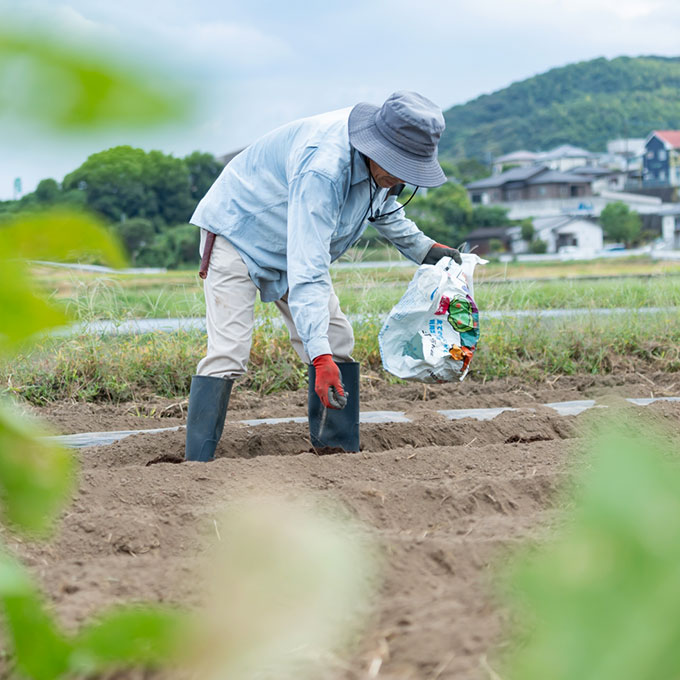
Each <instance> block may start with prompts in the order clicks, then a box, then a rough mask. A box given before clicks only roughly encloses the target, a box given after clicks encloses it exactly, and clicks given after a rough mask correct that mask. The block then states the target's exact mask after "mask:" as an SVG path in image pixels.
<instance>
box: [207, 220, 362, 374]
mask: <svg viewBox="0 0 680 680" xmlns="http://www.w3.org/2000/svg"><path fill="white" fill-rule="evenodd" d="M205 237H206V232H205V230H203V229H201V248H200V252H201V255H202V254H203V247H204V244H205ZM203 290H204V293H205V309H206V327H207V331H208V350H207V354H206V356H205V358H204V359H202V360H201V361H200V362H199V364H198V368H197V369H196V373H197V374H198V375H207V376H212V377H215V378H231V379H234V378H238V377H239V376H241V375H243V374H244V373H245V372H246V370H247V365H248V358H249V356H250V346H251V343H252V335H253V326H254V323H255V315H254V307H255V297H256V295H257V287H256V286H255V284H254V283H253V281H252V279H251V278H250V276H249V274H248V268H247V267H246V265H245V262H243V260H242V259H241V256H240V255H239V254H238V252H237V251H236V249H235V248H234V247H233V246H232V245H231V243H229V241H227V240H226V239H225V238H223V237H222V236H218V237H217V238H216V239H215V245H214V247H213V251H212V255H211V257H210V266H209V267H208V276H207V278H206V279H205V282H204V284H203ZM274 304H275V305H276V306H277V307H278V308H279V311H280V312H281V314H282V315H283V320H284V322H285V324H286V327H287V328H288V333H289V334H290V340H291V343H292V345H293V348H294V349H295V351H296V352H297V354H298V356H299V357H300V359H302V361H303V362H304V363H306V364H309V363H311V362H310V360H309V357H308V356H307V353H306V352H305V350H304V347H303V345H302V341H301V340H300V336H299V335H298V332H297V330H296V328H295V324H294V323H293V318H292V317H291V314H290V309H289V307H288V303H287V302H286V300H285V297H284V299H283V300H277V301H276V302H275V303H274ZM328 312H329V315H330V321H329V324H328V342H329V343H330V346H331V352H332V353H333V358H334V359H335V360H336V361H353V359H352V356H351V355H352V349H353V347H354V333H353V331H352V326H351V325H350V323H349V321H348V320H347V317H345V315H344V314H343V313H342V310H341V309H340V303H339V302H338V298H337V296H336V295H335V292H334V291H331V296H330V300H329V302H328Z"/></svg>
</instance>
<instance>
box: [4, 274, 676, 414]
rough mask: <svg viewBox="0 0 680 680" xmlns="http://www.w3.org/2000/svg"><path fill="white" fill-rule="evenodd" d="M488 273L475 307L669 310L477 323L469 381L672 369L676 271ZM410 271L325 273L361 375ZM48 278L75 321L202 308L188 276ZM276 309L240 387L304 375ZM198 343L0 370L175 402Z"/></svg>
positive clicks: (52, 342) (110, 343) (86, 348)
mask: <svg viewBox="0 0 680 680" xmlns="http://www.w3.org/2000/svg"><path fill="white" fill-rule="evenodd" d="M588 264H589V265H590V264H592V263H588ZM606 264H609V263H606ZM563 266H564V265H560V268H562V267H563ZM543 271H546V270H545V269H543ZM548 271H549V272H550V271H552V270H548ZM480 273H481V271H480ZM619 273H621V274H628V273H629V272H627V271H621V270H619ZM488 274H489V270H487V271H486V275H487V282H481V277H480V283H479V285H478V286H477V290H476V293H477V300H478V303H479V306H480V308H481V309H483V310H484V309H487V310H490V309H549V308H556V307H572V308H598V307H628V308H631V307H632V308H635V307H668V306H675V307H678V309H677V311H676V310H672V311H671V312H660V313H647V314H635V313H633V314H631V315H624V314H616V315H611V316H598V315H596V314H586V315H582V316H578V317H574V318H571V319H570V318H564V319H559V320H550V321H547V320H540V319H538V318H535V317H534V318H531V317H530V318H521V319H512V318H504V319H492V320H489V321H487V322H486V323H484V325H483V327H482V329H481V331H482V336H481V342H480V346H479V350H478V352H477V355H476V357H475V360H474V361H473V364H472V368H473V371H472V374H471V376H470V378H471V379H473V380H475V379H489V378H494V377H503V376H513V375H514V376H521V377H524V378H527V379H533V378H535V379H541V378H545V376H546V375H556V374H574V373H607V372H611V371H618V370H642V369H649V370H668V371H676V370H680V350H679V349H678V348H680V277H659V278H654V279H620V278H619V279H611V280H607V279H605V280H600V281H578V279H574V278H565V279H564V280H561V281H549V282H548V281H543V282H539V281H531V282H522V283H505V284H500V283H494V282H493V281H489V280H488ZM411 276H412V271H409V270H401V269H400V270H389V271H382V272H378V271H377V270H375V271H371V270H368V271H367V270H358V271H349V272H348V271H342V272H336V273H335V282H336V290H337V291H338V293H339V296H340V298H341V301H342V303H343V307H344V309H345V312H346V313H348V314H352V315H354V314H356V315H360V316H363V317H364V320H362V321H361V322H358V323H355V324H354V330H355V337H356V346H355V352H354V354H355V357H356V358H357V359H358V360H359V361H360V362H361V363H362V366H363V370H364V373H365V375H367V379H371V380H394V379H393V378H391V377H390V376H389V375H387V374H386V373H384V372H383V371H382V370H381V368H380V366H381V362H380V355H379V351H378V341H377V335H378V331H379V329H380V325H381V321H380V316H381V315H382V314H383V313H384V312H387V311H388V310H389V309H390V307H391V306H392V304H393V303H394V302H396V300H397V299H398V298H399V296H400V295H401V293H402V292H403V290H404V289H405V287H406V281H408V280H409V279H410V277H411ZM563 276H568V274H565V273H563ZM57 279H58V280H56V281H55V280H52V281H51V283H50V285H51V286H52V290H53V291H55V292H54V294H55V295H56V296H58V297H60V298H62V299H65V300H66V301H67V302H68V304H69V306H70V307H71V309H72V310H73V311H74V312H76V314H77V316H78V317H79V318H80V319H82V320H91V319H94V318H118V319H123V318H129V317H130V316H151V317H164V316H201V315H202V313H203V306H202V305H203V302H202V292H201V289H200V286H199V284H198V282H197V279H196V277H195V274H185V273H183V272H180V273H171V274H166V275H160V276H159V275H153V276H142V277H136V278H134V279H131V278H127V277H122V278H121V280H118V279H116V280H115V282H114V280H113V279H112V278H111V277H104V278H103V277H101V276H90V275H88V276H83V275H80V274H79V275H78V278H77V279H76V278H74V276H73V274H69V276H68V277H64V276H63V275H61V276H59V277H57ZM132 310H134V312H135V313H134V314H131V313H130V312H131V311H132ZM277 315H278V312H277V311H276V309H275V308H274V307H273V305H260V306H259V316H260V318H261V319H263V323H262V324H261V325H260V326H258V327H257V328H256V330H255V332H254V337H253V347H252V353H251V359H252V361H251V366H250V372H249V374H248V375H247V376H246V377H245V378H244V379H243V380H242V381H241V382H240V388H241V389H243V388H245V389H255V390H258V391H260V392H264V393H268V392H273V391H276V390H280V389H294V388H298V387H302V386H303V385H304V384H305V382H306V368H305V367H304V366H303V365H302V364H301V362H300V361H299V359H298V358H297V356H296V355H295V353H294V351H293V350H292V348H291V347H290V343H289V341H288V337H287V332H286V331H285V329H283V328H281V327H279V326H277V325H276V324H275V323H273V320H274V318H275V317H276V316H277ZM204 350H205V335H204V334H203V333H200V332H176V333H156V334H150V335H145V336H120V337H115V336H114V337H99V336H79V337H70V338H67V339H63V338H50V339H47V340H45V341H43V342H42V343H41V344H40V345H39V346H38V348H37V349H36V350H34V351H33V352H32V353H31V354H30V355H26V356H20V357H15V359H14V360H13V361H12V363H11V365H8V366H5V367H3V368H0V373H1V374H2V381H3V384H4V385H6V386H8V387H9V388H10V389H11V390H13V391H14V392H16V393H18V394H20V395H22V396H24V397H25V398H26V399H28V400H29V401H31V402H33V403H37V404H40V403H46V402H49V401H53V400H58V399H77V400H112V401H122V400H128V399H142V398H144V397H146V396H149V395H150V394H157V395H161V396H167V397H183V396H185V395H186V394H187V393H188V389H189V384H190V380H191V375H192V374H193V373H194V371H195V367H196V364H197V363H198V361H199V360H200V359H201V357H202V356H203V353H204Z"/></svg>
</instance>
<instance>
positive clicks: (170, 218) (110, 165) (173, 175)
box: [0, 146, 222, 268]
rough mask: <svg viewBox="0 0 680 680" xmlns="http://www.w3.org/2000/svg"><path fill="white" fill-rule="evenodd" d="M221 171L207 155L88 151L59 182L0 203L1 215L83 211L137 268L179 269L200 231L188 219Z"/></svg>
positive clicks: (192, 253) (191, 257)
mask: <svg viewBox="0 0 680 680" xmlns="http://www.w3.org/2000/svg"><path fill="white" fill-rule="evenodd" d="M221 171H222V164H221V163H220V162H219V161H218V160H217V159H216V158H215V157H214V156H213V155H212V154H210V153H203V152H200V151H194V152H193V153H191V154H189V155H188V156H185V157H184V158H175V157H174V156H172V155H169V154H164V153H162V152H161V151H149V152H146V151H143V150H142V149H135V148H133V147H131V146H117V147H114V148H112V149H108V150H106V151H101V152H99V153H95V154H93V155H92V156H90V157H89V158H88V159H87V160H86V161H85V162H84V163H83V164H82V165H81V166H80V167H79V168H77V169H76V170H74V171H73V172H71V173H69V174H68V175H66V177H64V179H63V181H62V182H61V183H59V182H57V181H56V180H54V179H44V180H42V181H41V182H40V183H39V184H38V186H37V187H36V190H35V191H34V192H32V193H29V194H26V195H25V196H23V197H22V198H21V199H19V200H17V201H5V202H2V203H0V219H1V218H2V216H3V215H4V216H10V215H13V214H15V213H17V212H23V211H31V210H37V209H44V208H47V207H54V206H60V205H64V206H69V207H74V208H82V209H86V210H88V211H90V212H93V213H95V214H97V215H99V216H100V217H101V218H103V219H104V221H105V222H107V223H108V224H110V225H111V229H112V230H113V231H114V232H115V233H116V234H117V235H118V237H119V238H120V239H121V241H122V242H123V244H124V245H125V248H126V250H127V251H128V254H129V256H130V260H131V263H132V264H133V265H134V266H142V267H144V266H146V267H168V268H178V267H183V266H187V265H190V264H194V263H195V262H196V260H197V257H198V241H199V235H198V229H196V227H194V226H192V225H190V224H189V223H188V221H189V219H190V217H191V214H192V212H193V210H194V208H195V207H196V204H197V203H198V201H199V200H200V199H201V198H202V197H203V196H204V195H205V193H206V192H207V190H208V189H209V188H210V186H211V184H212V183H213V182H214V181H215V179H216V178H217V176H218V175H219V173H220V172H221Z"/></svg>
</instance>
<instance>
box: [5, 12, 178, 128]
mask: <svg viewBox="0 0 680 680" xmlns="http://www.w3.org/2000/svg"><path fill="white" fill-rule="evenodd" d="M165 82H166V81H165V80H163V79H162V78H159V77H157V76H156V77H154V76H153V75H152V74H151V73H149V72H145V71H144V70H143V69H137V68H136V69H135V70H134V71H132V69H128V70H126V69H125V68H123V67H120V66H117V65H115V64H113V63H111V62H110V61H108V60H106V59H105V58H103V57H101V56H98V55H92V54H88V53H87V52H85V51H84V50H78V49H75V48H73V47H71V46H70V45H67V44H66V43H65V42H57V41H55V40H53V39H51V38H49V37H47V36H45V35H41V34H40V33H34V34H30V35H29V34H23V35H22V34H21V32H18V31H16V30H12V28H11V27H10V26H7V25H5V26H4V27H2V28H0V110H2V111H3V112H4V113H9V114H13V115H14V116H16V117H20V118H23V119H28V120H30V121H31V122H33V123H39V124H42V125H44V126H46V127H48V128H52V129H55V130H60V131H69V130H74V131H82V130H85V129H88V128H89V129H92V128H99V127H111V126H114V127H130V126H135V127H140V126H148V125H156V124H158V123H162V122H165V121H166V120H170V119H177V118H179V117H181V116H182V115H184V114H185V113H186V112H187V107H188V104H187V102H189V101H191V98H190V97H189V96H187V95H186V94H183V93H178V92H176V91H174V90H170V89H169V88H167V86H164V83H165Z"/></svg>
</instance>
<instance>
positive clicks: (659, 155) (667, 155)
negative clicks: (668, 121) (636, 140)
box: [642, 130, 680, 187]
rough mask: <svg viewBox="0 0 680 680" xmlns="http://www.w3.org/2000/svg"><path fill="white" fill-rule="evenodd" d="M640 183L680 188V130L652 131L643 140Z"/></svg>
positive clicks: (648, 185)
mask: <svg viewBox="0 0 680 680" xmlns="http://www.w3.org/2000/svg"><path fill="white" fill-rule="evenodd" d="M642 183H643V185H644V186H647V187H661V186H674V187H677V186H680V130H654V131H653V132H652V133H651V134H650V135H649V136H648V137H647V139H646V140H645V155H644V166H643V171H642Z"/></svg>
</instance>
